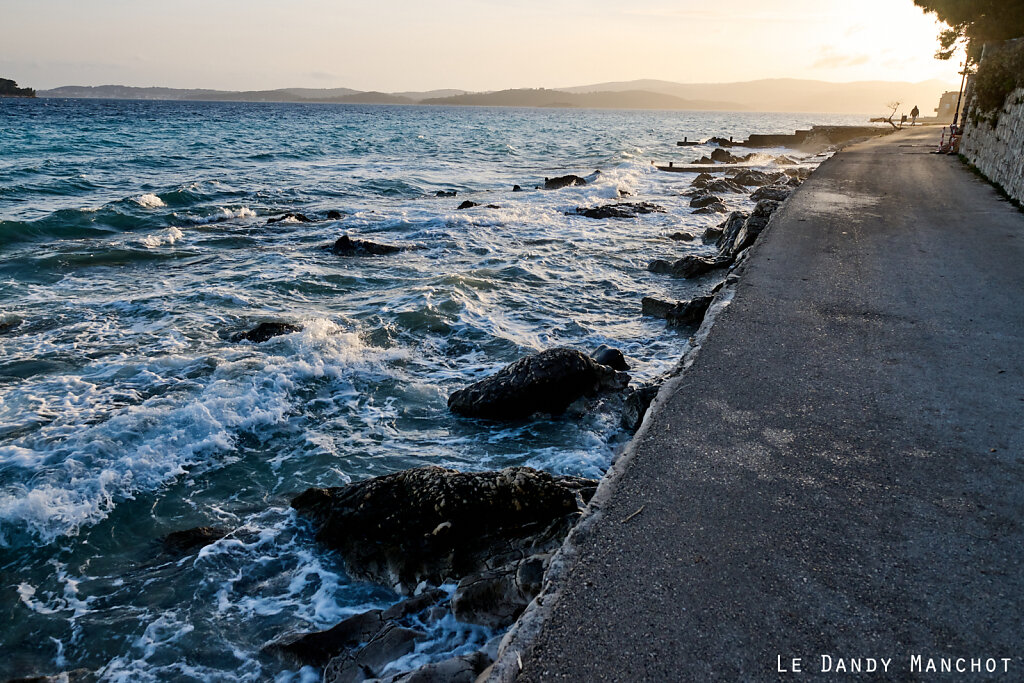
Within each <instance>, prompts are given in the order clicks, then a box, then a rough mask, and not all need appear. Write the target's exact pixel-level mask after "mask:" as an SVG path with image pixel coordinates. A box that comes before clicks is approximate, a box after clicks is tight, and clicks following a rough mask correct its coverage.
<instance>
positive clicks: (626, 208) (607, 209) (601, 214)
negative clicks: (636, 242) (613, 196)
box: [566, 202, 665, 218]
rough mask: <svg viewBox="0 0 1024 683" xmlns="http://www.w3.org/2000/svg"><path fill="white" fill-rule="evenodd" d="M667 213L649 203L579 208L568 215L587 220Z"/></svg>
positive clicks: (624, 203) (626, 203)
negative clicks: (582, 217) (584, 217)
mask: <svg viewBox="0 0 1024 683" xmlns="http://www.w3.org/2000/svg"><path fill="white" fill-rule="evenodd" d="M648 213H665V209H664V208H662V207H660V206H658V205H657V204H651V203H649V202H634V203H630V202H622V203H619V204H606V205H604V206H595V207H593V208H589V209H588V208H583V207H579V208H577V209H576V211H574V212H571V213H566V215H567V216H568V215H573V214H575V215H577V216H586V217H587V218H634V217H636V216H639V215H641V214H648Z"/></svg>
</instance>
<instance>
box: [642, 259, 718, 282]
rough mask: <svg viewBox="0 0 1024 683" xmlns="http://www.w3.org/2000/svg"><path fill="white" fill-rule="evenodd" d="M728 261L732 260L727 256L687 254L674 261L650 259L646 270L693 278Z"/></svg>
mask: <svg viewBox="0 0 1024 683" xmlns="http://www.w3.org/2000/svg"><path fill="white" fill-rule="evenodd" d="M730 263H732V260H731V259H727V258H721V257H709V256H693V255H688V256H684V257H682V258H681V259H677V260H676V261H665V260H663V259H657V260H655V261H651V262H650V263H649V264H648V265H647V270H649V271H650V272H652V273H660V274H662V275H671V276H672V277H681V278H694V277H700V276H701V275H704V274H705V273H710V272H711V271H712V270H715V269H717V268H725V267H726V266H728V265H729V264H730Z"/></svg>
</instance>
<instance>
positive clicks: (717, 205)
mask: <svg viewBox="0 0 1024 683" xmlns="http://www.w3.org/2000/svg"><path fill="white" fill-rule="evenodd" d="M728 210H729V207H727V206H726V205H725V204H723V203H722V202H712V203H710V204H707V205H706V206H702V207H700V208H699V209H697V210H696V211H694V213H695V214H709V213H725V212H726V211H728Z"/></svg>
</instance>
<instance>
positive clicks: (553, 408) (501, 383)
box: [448, 348, 629, 420]
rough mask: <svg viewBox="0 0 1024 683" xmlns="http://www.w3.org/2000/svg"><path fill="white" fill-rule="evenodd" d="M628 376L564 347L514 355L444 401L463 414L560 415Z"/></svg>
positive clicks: (617, 385) (500, 417)
mask: <svg viewBox="0 0 1024 683" xmlns="http://www.w3.org/2000/svg"><path fill="white" fill-rule="evenodd" d="M628 382H629V376H628V375H626V374H624V373H619V372H616V371H615V370H612V369H611V368H609V367H608V366H606V365H601V364H600V363H598V362H596V361H595V360H594V359H593V358H591V357H590V356H588V355H586V354H584V353H581V352H579V351H576V350H574V349H567V348H554V349H548V350H547V351H543V352H541V353H538V354H534V355H532V356H527V357H525V358H520V359H519V360H517V361H516V362H514V363H512V364H510V365H507V366H505V367H504V368H502V369H501V370H500V371H498V373H497V374H495V375H493V376H491V377H488V378H487V379H484V380H481V381H479V382H476V383H475V384H472V385H470V386H468V387H466V388H464V389H459V390H458V391H456V392H455V393H453V394H452V395H451V396H450V397H449V398H448V407H449V408H450V409H451V410H452V411H454V412H456V413H459V414H461V415H466V416H467V417H484V418H491V419H497V420H514V419H518V418H524V417H529V416H530V415H533V414H534V413H551V414H553V415H560V414H561V413H563V412H565V409H566V408H567V407H568V406H569V404H570V403H572V402H573V401H575V400H576V399H578V398H580V397H581V396H592V395H594V394H596V393H597V392H598V391H600V390H602V389H608V388H616V389H621V388H624V387H625V386H626V384H627V383H628Z"/></svg>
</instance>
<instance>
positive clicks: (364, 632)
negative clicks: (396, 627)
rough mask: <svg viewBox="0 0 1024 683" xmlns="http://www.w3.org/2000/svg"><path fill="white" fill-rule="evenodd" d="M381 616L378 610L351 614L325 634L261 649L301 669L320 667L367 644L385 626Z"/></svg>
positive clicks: (291, 637)
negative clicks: (309, 666) (304, 667)
mask: <svg viewBox="0 0 1024 683" xmlns="http://www.w3.org/2000/svg"><path fill="white" fill-rule="evenodd" d="M382 615H383V612H382V611H381V610H379V609H375V610H370V611H368V612H363V613H362V614H354V615H352V616H351V617H348V618H347V619H344V620H342V621H341V622H339V623H338V624H335V625H334V626H332V627H331V628H329V629H327V630H325V631H316V632H314V633H297V634H292V635H288V636H285V637H283V638H280V639H278V640H276V641H274V642H272V643H270V644H269V645H267V646H266V648H264V649H265V650H267V651H269V652H277V653H280V654H284V655H288V656H289V657H292V658H293V659H295V660H296V661H298V662H300V663H302V664H304V665H306V664H309V665H312V666H323V665H324V664H326V663H327V662H328V661H329V660H330V659H331V658H332V657H336V656H337V655H339V654H341V653H343V652H345V651H346V650H351V649H353V648H355V647H356V646H358V645H359V644H360V643H366V642H368V641H370V640H371V639H372V638H373V637H374V636H375V635H376V634H377V633H379V632H380V631H381V629H383V628H384V625H385V623H386V622H387V620H386V619H384V617H383V616H382Z"/></svg>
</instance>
